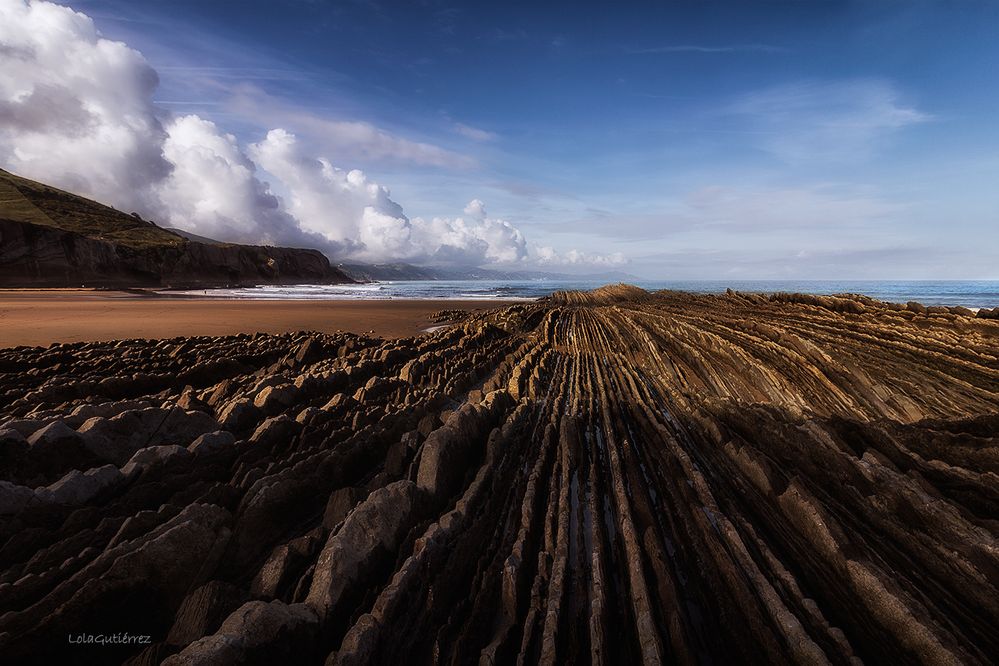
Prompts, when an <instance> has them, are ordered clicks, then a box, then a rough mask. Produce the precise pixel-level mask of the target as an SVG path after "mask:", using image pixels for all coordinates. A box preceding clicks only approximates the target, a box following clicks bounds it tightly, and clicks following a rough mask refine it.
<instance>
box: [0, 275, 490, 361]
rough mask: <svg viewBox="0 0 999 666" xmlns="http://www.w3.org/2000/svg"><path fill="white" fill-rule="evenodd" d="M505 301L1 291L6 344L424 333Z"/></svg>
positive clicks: (1, 338) (1, 334)
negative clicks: (444, 313) (449, 314)
mask: <svg viewBox="0 0 999 666" xmlns="http://www.w3.org/2000/svg"><path fill="white" fill-rule="evenodd" d="M504 305H509V303H508V302H503V301H496V302H493V301H481V300H478V301H471V300H470V301H450V300H448V301H441V300H405V301H403V300H394V301H387V300H365V301H360V300H358V301H347V300H343V301H263V300H260V301H250V300H220V299H210V298H205V299H201V298H189V297H185V298H176V297H169V296H156V295H152V296H142V295H137V294H132V293H128V292H122V291H96V290H89V289H45V290H38V289H9V290H0V347H15V346H18V345H31V346H45V345H50V344H52V343H55V342H80V341H100V340H115V339H121V338H172V337H176V336H181V335H184V336H191V335H233V334H237V333H255V332H258V331H259V332H264V333H282V332H286V331H303V330H306V331H313V330H314V331H322V332H326V333H332V332H336V331H344V332H349V333H357V334H369V335H376V336H380V337H385V338H402V337H408V336H413V335H419V334H421V333H423V332H425V331H426V330H427V329H428V328H431V327H433V326H434V323H433V322H432V321H430V320H429V319H428V316H429V315H430V314H431V313H433V312H437V311H438V310H444V309H448V310H485V309H488V308H493V307H499V306H504Z"/></svg>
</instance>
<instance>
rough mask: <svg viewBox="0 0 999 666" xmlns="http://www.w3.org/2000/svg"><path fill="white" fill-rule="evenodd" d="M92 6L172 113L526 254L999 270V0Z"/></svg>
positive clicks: (668, 272) (755, 266) (932, 272)
mask: <svg viewBox="0 0 999 666" xmlns="http://www.w3.org/2000/svg"><path fill="white" fill-rule="evenodd" d="M71 6H72V7H73V8H74V9H75V10H78V11H80V12H83V13H84V14H86V15H87V16H89V17H90V18H91V19H92V20H93V22H94V24H95V25H96V27H97V29H98V30H99V31H100V32H101V34H102V35H103V36H104V37H106V38H108V39H111V40H120V41H122V42H125V43H126V44H128V45H129V46H130V47H131V48H133V49H136V50H138V51H139V52H141V54H142V55H143V56H144V57H145V59H146V61H148V64H149V65H150V66H151V67H152V68H153V69H154V70H155V71H156V72H157V74H158V76H159V87H158V88H157V89H156V90H155V92H154V93H153V102H154V104H155V107H156V108H157V109H158V111H157V113H161V114H166V115H169V114H172V115H175V116H179V115H186V114H196V115H197V116H198V117H200V118H202V119H205V120H209V121H212V122H213V123H214V124H215V125H216V126H217V127H219V128H221V129H223V130H224V131H225V132H231V133H233V134H234V135H235V137H236V138H237V139H238V141H239V142H240V143H241V144H246V145H250V144H253V143H254V142H259V141H261V140H262V138H263V137H264V136H265V135H266V134H267V132H268V131H269V130H272V129H274V128H282V129H284V130H286V131H287V132H290V133H292V134H294V135H295V137H297V140H298V145H299V146H300V147H302V146H304V147H307V148H308V149H310V150H311V151H312V153H310V154H313V156H315V157H319V156H321V157H324V158H326V159H328V160H329V162H331V163H332V164H333V165H335V166H337V167H340V168H342V169H361V170H363V171H364V173H365V175H366V177H367V178H369V179H371V180H372V181H374V182H377V183H379V184H380V185H382V186H384V187H385V188H387V189H388V190H390V192H391V200H392V201H393V202H397V203H398V205H399V206H400V207H401V209H402V210H403V211H404V215H405V216H406V218H407V219H412V218H416V217H422V218H426V219H430V218H433V217H435V216H460V215H462V214H463V213H462V210H463V209H464V208H465V206H466V204H468V202H469V201H470V200H472V199H478V200H480V201H482V202H485V207H486V209H487V210H488V215H489V216H496V218H502V220H503V221H505V222H506V223H508V225H509V226H511V227H514V228H516V229H517V230H519V232H522V234H523V236H524V237H526V239H527V240H526V242H527V246H526V247H527V250H526V252H527V253H528V254H527V255H526V256H521V257H520V260H526V261H531V262H536V260H537V258H538V257H539V256H541V255H539V254H538V252H537V251H536V248H542V247H545V248H554V249H555V251H556V253H557V256H558V257H559V258H558V259H557V260H555V261H553V262H552V263H551V266H552V267H555V266H561V267H563V268H565V269H569V270H580V271H582V270H592V269H600V268H609V267H611V266H613V268H615V269H620V270H626V271H628V272H631V273H634V274H637V275H640V276H643V277H650V278H670V277H678V278H681V277H682V278H728V277H732V278H785V277H791V278H886V279H892V278H999V269H997V268H996V267H997V266H999V251H997V249H996V248H999V194H997V190H999V188H997V186H999V123H997V118H999V86H997V85H996V84H997V74H999V3H993V2H973V1H969V2H901V1H892V0H886V1H877V2H875V1H869V2H822V1H815V2H806V1H803V0H799V1H794V2H738V3H721V2H690V3H649V4H647V5H645V4H629V5H628V6H627V7H624V6H620V7H618V6H611V5H603V4H602V5H596V6H593V7H589V6H584V5H581V4H579V3H565V4H547V5H546V6H545V7H538V6H536V3H483V4H481V5H474V6H473V5H465V4H461V5H452V4H446V3H436V2H424V3H399V4H391V3H384V2H377V1H374V0H372V1H367V2H361V1H358V2H320V1H313V2H308V1H302V2H261V3H255V2H188V1H184V0H181V1H177V0H173V1H171V2H140V1H132V2H127V3H125V2H103V1H96V0H94V1H80V2H73V3H71ZM257 161H258V163H260V164H262V162H260V160H257ZM258 166H259V165H258ZM260 174H261V179H262V180H264V181H266V182H267V183H268V184H269V186H270V188H271V190H272V191H273V193H274V194H275V195H276V196H277V197H278V198H281V199H287V198H288V197H290V196H291V195H292V193H291V192H290V191H289V189H288V187H289V186H288V185H287V183H286V182H283V180H287V179H282V178H270V177H269V175H270V174H269V172H268V169H266V168H262V167H261V169H260ZM293 213H294V212H293ZM296 214H297V213H296ZM532 248H533V249H532ZM570 249H571V251H573V252H576V254H573V255H571V256H572V257H579V258H580V260H579V261H578V262H576V261H574V260H570V259H569V258H568V257H569V256H570V255H569V254H567V252H569V251H570ZM607 256H614V257H616V259H615V261H613V262H609V263H608V262H603V263H602V262H601V261H600V260H599V259H598V258H599V257H607ZM588 257H589V258H593V259H594V261H587V258H588Z"/></svg>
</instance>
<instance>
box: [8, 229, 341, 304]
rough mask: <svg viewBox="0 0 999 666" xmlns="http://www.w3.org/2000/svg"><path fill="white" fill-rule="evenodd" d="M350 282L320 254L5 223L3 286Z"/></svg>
mask: <svg viewBox="0 0 999 666" xmlns="http://www.w3.org/2000/svg"><path fill="white" fill-rule="evenodd" d="M340 282H351V280H350V278H348V277H347V276H345V275H344V274H343V273H341V272H340V271H338V270H337V269H335V268H333V267H331V266H330V263H329V260H328V259H327V258H326V257H325V256H323V254H322V253H321V252H318V251H316V250H302V249H290V248H282V247H262V246H252V245H230V244H207V243H198V242H193V241H187V240H179V241H178V242H176V243H171V244H156V245H152V246H146V247H133V246H129V245H125V244H121V243H115V242H110V241H105V240H100V239H93V238H87V237H86V236H82V235H80V234H75V233H72V232H68V231H63V230H61V229H55V228H51V227H45V226H40V225H34V224H27V223H23V222H14V221H10V220H2V219H0V285H2V286H5V287H78V286H80V285H86V286H88V287H182V286H191V287H200V286H206V287H207V286H221V285H254V284H296V283H297V284H301V283H313V284H324V283H340Z"/></svg>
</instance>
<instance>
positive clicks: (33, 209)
mask: <svg viewBox="0 0 999 666" xmlns="http://www.w3.org/2000/svg"><path fill="white" fill-rule="evenodd" d="M0 219H8V220H13V221H15V222H26V223H28V224H35V225H39V226H45V227H54V228H56V229H61V230H63V231H70V232H73V233H77V234H80V235H82V236H87V237H88V238H96V239H100V240H106V241H109V242H112V243H119V244H121V245H126V246H129V247H132V248H135V249H146V248H154V247H168V246H176V245H181V244H183V243H186V242H187V239H185V238H183V237H181V236H180V235H178V234H175V233H173V232H170V231H167V230H165V229H161V228H160V227H158V226H156V225H155V224H153V223H152V222H147V221H146V220H143V219H141V218H140V217H138V216H137V215H127V214H125V213H122V212H121V211H119V210H115V209H114V208H111V207H110V206H105V205H104V204H100V203H97V202H96V201H92V200H90V199H86V198H84V197H81V196H77V195H75V194H71V193H69V192H65V191H63V190H59V189H56V188H54V187H49V186H48V185H44V184H42V183H39V182H36V181H33V180H28V179H27V178H21V177H20V176H15V175H14V174H12V173H10V172H7V171H4V170H3V169H0Z"/></svg>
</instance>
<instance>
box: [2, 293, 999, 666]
mask: <svg viewBox="0 0 999 666" xmlns="http://www.w3.org/2000/svg"><path fill="white" fill-rule="evenodd" d="M0 369H2V370H3V374H2V376H0V396H2V397H4V398H5V401H4V402H3V403H2V404H3V405H5V406H4V407H0V462H2V466H0V469H2V470H3V477H2V478H3V482H2V483H0V512H2V522H0V571H2V573H0V653H3V654H5V655H8V654H9V655H13V656H14V657H15V658H17V659H19V660H22V661H26V662H31V661H32V660H34V661H36V662H41V661H46V660H47V661H48V662H49V663H51V661H52V660H59V659H61V660H65V661H68V662H71V663H72V662H74V661H76V662H79V663H100V662H106V663H119V662H122V661H124V660H131V663H135V664H146V663H149V664H152V663H159V662H160V661H163V660H166V663H169V664H195V663H197V664H201V663H205V664H207V663H212V664H218V663H222V664H227V663H228V664H236V663H261V664H263V663H274V662H275V661H276V660H284V661H287V660H293V661H295V662H296V663H317V664H318V663H328V664H367V663H392V662H396V663H426V662H434V663H468V662H479V663H496V664H499V663H511V662H515V661H518V660H519V661H521V662H524V663H536V662H543V663H569V662H572V663H621V662H634V661H646V662H650V663H657V662H664V661H677V662H681V663H736V662H742V663H745V662H768V663H785V662H792V663H803V664H816V663H831V664H848V663H855V662H856V660H857V659H860V660H862V661H865V662H869V663H880V662H886V661H891V662H899V661H906V662H915V663H927V664H931V663H932V664H939V663H988V662H989V660H990V659H991V658H992V657H993V655H995V654H999V641H997V639H996V634H995V631H994V628H995V627H996V626H999V601H997V600H999V594H997V592H999V590H997V589H996V587H997V585H999V557H997V555H996V553H997V552H999V551H997V548H996V536H997V532H999V523H997V518H999V448H997V437H999V323H996V322H992V321H989V320H987V319H983V318H976V317H973V316H971V315H970V314H969V313H966V312H960V311H957V310H954V311H951V310H944V311H939V310H929V309H925V308H924V309H922V310H920V309H919V308H916V307H914V306H893V305H889V304H883V303H879V302H877V301H873V300H871V299H868V298H864V297H855V296H850V295H840V296H836V297H813V296H806V295H798V294H794V295H787V294H778V295H774V296H772V297H764V296H758V295H751V294H736V293H731V294H727V295H723V296H694V295H690V294H682V293H676V292H658V293H648V292H644V291H642V290H638V289H635V288H632V287H628V286H612V287H607V288H604V289H602V290H597V291H596V292H591V293H576V292H566V293H560V294H556V295H555V296H553V297H552V298H550V299H547V300H544V301H541V302H538V303H532V304H518V305H514V306H510V307H507V308H504V309H498V310H493V311H489V312H486V313H481V314H476V315H473V316H470V317H469V318H467V319H464V320H462V321H460V322H457V323H454V324H452V325H451V326H449V327H447V328H444V329H441V330H438V331H436V332H434V333H433V334H431V335H428V336H425V337H421V338H416V339H411V340H399V341H382V340H377V339H370V338H360V337H355V336H351V335H341V334H337V335H325V334H319V333H298V334H286V335H282V336H266V335H255V336H235V337H225V338H187V339H173V340H163V341H137V340H133V341H121V342H116V343H80V344H73V345H55V346H53V347H50V348H48V349H27V348H17V349H8V350H3V351H0ZM112 624H113V625H114V626H109V625H112ZM67 630H70V631H76V632H90V633H109V632H114V631H126V630H127V631H131V632H132V633H141V634H149V635H150V637H151V642H152V644H151V645H149V646H118V647H115V648H114V649H105V650H99V649H96V648H95V649H94V650H90V651H87V652H81V649H82V648H80V647H79V646H71V645H67V643H66V639H65V634H66V633H67Z"/></svg>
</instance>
